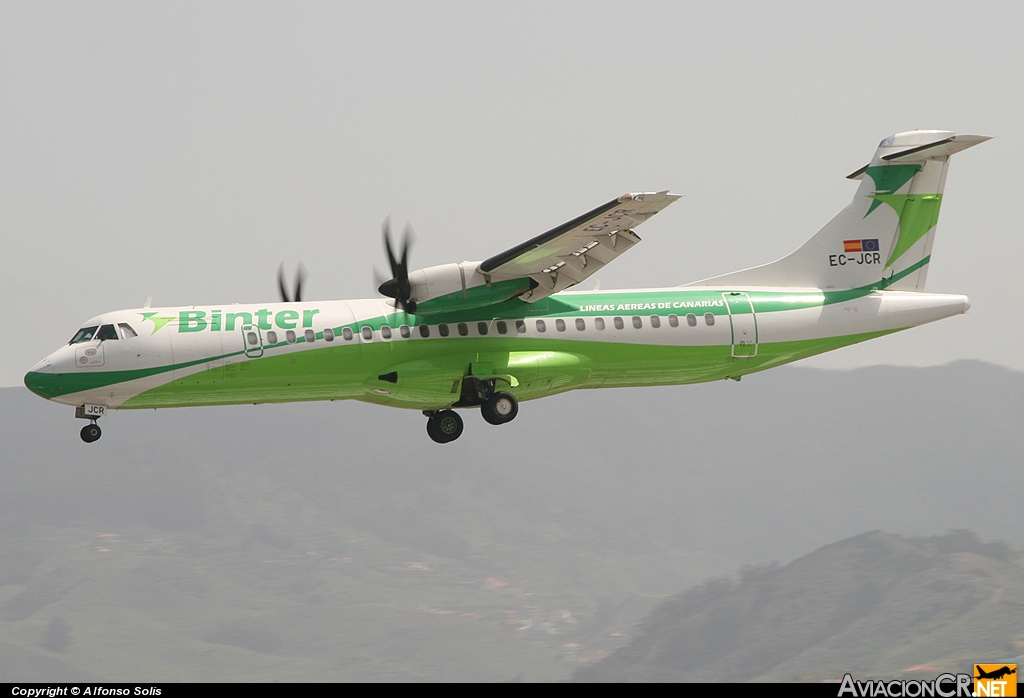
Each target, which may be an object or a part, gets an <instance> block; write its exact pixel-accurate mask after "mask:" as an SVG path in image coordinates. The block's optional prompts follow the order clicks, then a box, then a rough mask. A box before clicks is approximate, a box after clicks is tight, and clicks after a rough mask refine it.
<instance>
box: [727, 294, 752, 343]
mask: <svg viewBox="0 0 1024 698" xmlns="http://www.w3.org/2000/svg"><path fill="white" fill-rule="evenodd" d="M722 298H724V299H725V305H726V307H727V308H728V309H729V323H730V325H731V326H732V356H733V358H734V359H749V358H752V357H754V356H757V317H755V315H754V305H753V304H752V303H751V302H750V296H748V295H747V294H745V293H739V292H734V293H723V294H722Z"/></svg>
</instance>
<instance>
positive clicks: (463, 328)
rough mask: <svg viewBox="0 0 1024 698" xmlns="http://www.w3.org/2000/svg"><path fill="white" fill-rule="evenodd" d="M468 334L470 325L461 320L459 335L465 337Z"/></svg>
mask: <svg viewBox="0 0 1024 698" xmlns="http://www.w3.org/2000/svg"><path fill="white" fill-rule="evenodd" d="M467 334H469V326H468V325H466V323H464V322H460V323H459V336H460V337H465V336H466V335H467Z"/></svg>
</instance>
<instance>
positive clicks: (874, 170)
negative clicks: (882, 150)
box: [864, 165, 921, 218]
mask: <svg viewBox="0 0 1024 698" xmlns="http://www.w3.org/2000/svg"><path fill="white" fill-rule="evenodd" d="M920 171H921V165H878V166H875V167H869V168H868V169H867V171H866V172H865V173H864V174H866V175H867V176H868V177H870V178H871V180H872V181H873V182H874V183H875V193H874V194H872V195H871V198H872V199H874V201H872V202H871V208H869V209H868V212H867V213H865V214H864V217H865V218H867V217H868V216H870V215H871V212H872V211H874V210H875V209H876V208H878V207H879V206H881V205H882V204H883V203H886V204H889V205H890V206H892V208H893V210H895V211H896V215H899V214H900V213H902V211H903V206H902V203H903V201H904V200H905V199H906V194H896V192H897V191H899V190H900V187H902V186H903V185H904V184H906V183H907V182H909V181H910V180H911V179H912V178H913V177H914V175H916V174H917V173H918V172H920Z"/></svg>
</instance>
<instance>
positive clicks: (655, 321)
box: [651, 315, 661, 329]
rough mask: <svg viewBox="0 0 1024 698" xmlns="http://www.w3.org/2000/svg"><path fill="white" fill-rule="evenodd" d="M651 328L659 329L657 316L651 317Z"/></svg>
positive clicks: (659, 321)
mask: <svg viewBox="0 0 1024 698" xmlns="http://www.w3.org/2000/svg"><path fill="white" fill-rule="evenodd" d="M651 327H653V328H654V329H658V328H659V327H661V318H660V317H658V316H657V315H652V316H651Z"/></svg>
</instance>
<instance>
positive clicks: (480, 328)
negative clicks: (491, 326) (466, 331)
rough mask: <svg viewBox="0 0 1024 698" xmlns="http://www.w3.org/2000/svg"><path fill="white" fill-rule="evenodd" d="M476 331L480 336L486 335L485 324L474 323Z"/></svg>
mask: <svg viewBox="0 0 1024 698" xmlns="http://www.w3.org/2000/svg"><path fill="white" fill-rule="evenodd" d="M476 331H477V332H479V333H480V334H487V323H486V322H478V323H476Z"/></svg>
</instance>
